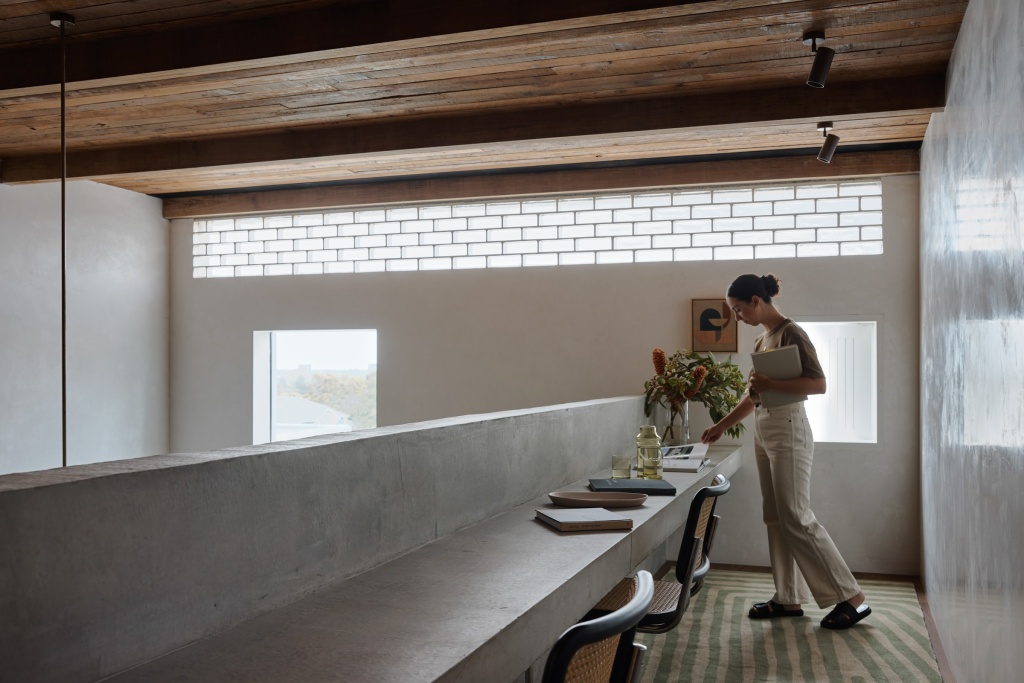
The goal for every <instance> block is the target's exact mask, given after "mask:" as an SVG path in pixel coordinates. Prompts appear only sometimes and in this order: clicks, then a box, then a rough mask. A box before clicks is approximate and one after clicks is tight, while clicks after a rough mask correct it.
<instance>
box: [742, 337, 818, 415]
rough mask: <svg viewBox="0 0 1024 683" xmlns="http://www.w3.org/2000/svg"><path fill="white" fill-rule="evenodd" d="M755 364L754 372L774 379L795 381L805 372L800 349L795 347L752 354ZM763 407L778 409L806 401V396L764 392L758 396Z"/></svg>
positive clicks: (792, 345)
mask: <svg viewBox="0 0 1024 683" xmlns="http://www.w3.org/2000/svg"><path fill="white" fill-rule="evenodd" d="M750 360H751V361H753V363H754V371H755V372H758V373H760V374H762V375H768V376H769V377H771V378H772V379H795V378H797V377H800V376H801V375H802V374H803V372H804V369H803V364H802V363H801V362H800V349H799V348H798V347H797V346H796V345H795V344H791V345H789V346H780V347H779V348H777V349H772V350H770V351H757V352H755V353H752V354H750ZM757 396H758V398H759V399H760V400H761V405H762V406H763V407H765V408H778V407H779V406H784V405H786V404H789V403H796V402H797V401H806V400H807V396H806V395H805V394H791V393H789V392H788V391H762V392H759V393H758V394H757Z"/></svg>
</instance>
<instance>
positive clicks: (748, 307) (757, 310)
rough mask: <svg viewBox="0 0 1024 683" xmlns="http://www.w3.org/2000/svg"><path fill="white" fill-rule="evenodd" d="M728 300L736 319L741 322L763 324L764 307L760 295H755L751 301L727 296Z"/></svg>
mask: <svg viewBox="0 0 1024 683" xmlns="http://www.w3.org/2000/svg"><path fill="white" fill-rule="evenodd" d="M726 301H727V302H728V304H729V308H731V309H732V312H733V313H734V314H735V315H736V319H737V320H739V321H740V322H745V323H746V324H748V325H754V326H756V325H760V324H761V312H762V311H763V310H764V309H763V308H762V307H761V299H760V297H756V296H755V297H754V298H752V299H751V300H750V301H749V302H747V301H740V300H739V299H733V298H732V297H729V298H727V299H726Z"/></svg>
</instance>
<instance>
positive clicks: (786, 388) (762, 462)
mask: <svg viewBox="0 0 1024 683" xmlns="http://www.w3.org/2000/svg"><path fill="white" fill-rule="evenodd" d="M779 284H780V281H779V279H778V278H777V277H775V276H774V275H771V274H769V275H764V276H757V275H741V276H740V277H738V278H736V280H735V281H734V282H733V283H732V285H730V286H729V290H728V292H727V293H726V298H727V299H728V302H729V307H730V308H731V309H732V310H733V312H734V313H735V315H736V319H737V320H739V321H742V322H744V323H746V324H748V325H755V326H756V325H760V326H761V327H763V328H764V330H765V331H764V334H762V335H761V336H760V337H758V338H757V341H756V342H754V351H767V350H770V349H777V348H780V347H782V346H789V345H794V344H795V345H796V346H797V348H798V349H799V352H800V361H801V364H802V366H803V375H802V376H801V377H797V378H794V379H787V380H776V379H771V378H770V377H768V376H766V375H763V374H759V373H757V372H753V371H752V372H751V373H750V383H749V391H748V392H747V395H746V396H744V397H743V399H742V400H741V401H740V402H739V404H738V405H737V406H736V407H735V408H734V409H733V410H732V412H730V413H729V414H728V415H726V416H725V417H723V418H722V419H721V420H720V421H719V422H717V423H716V424H714V425H712V426H711V427H709V428H708V429H706V430H705V431H704V434H703V435H702V436H701V440H702V441H703V442H704V443H714V442H715V441H718V439H719V438H720V437H721V436H722V434H723V433H724V432H725V431H726V430H727V429H729V428H730V427H733V426H735V425H736V424H737V423H739V422H740V421H741V420H743V419H744V418H745V417H747V416H748V415H750V414H751V413H754V414H755V416H754V454H755V457H756V460H757V473H758V477H759V479H760V481H761V497H762V499H763V508H764V523H765V525H766V526H767V527H768V553H769V556H770V557H771V565H772V577H773V578H774V580H775V595H774V596H773V597H772V598H771V599H770V600H769V601H768V602H759V603H756V604H755V605H754V606H753V607H751V608H750V612H749V613H748V615H749V616H750V618H751V619H776V618H779V617H800V616H803V613H804V612H803V610H802V609H801V607H800V605H801V604H802V603H804V602H808V601H810V600H812V599H813V600H814V601H815V602H816V603H817V604H818V607H829V606H831V605H835V608H834V609H833V610H832V611H831V612H830V613H829V614H828V615H827V616H826V617H825V618H824V619H822V621H821V625H822V626H823V627H824V628H829V629H845V628H849V627H851V626H853V625H854V624H856V623H857V622H859V621H860V620H861V619H863V618H864V617H866V616H867V615H869V614H871V608H870V607H869V606H868V605H867V604H865V602H864V593H863V591H861V589H860V586H859V585H858V584H857V581H856V580H855V579H854V578H853V574H851V573H850V569H849V568H848V567H847V566H846V563H845V562H844V561H843V558H842V556H840V554H839V551H838V550H836V546H835V544H834V543H833V542H832V539H831V538H830V537H829V535H828V532H827V531H825V527H823V526H821V525H820V524H819V523H818V520H817V519H815V517H814V513H813V512H811V508H810V486H811V459H812V456H813V454H814V441H813V438H812V437H811V427H810V424H808V422H807V415H806V413H805V412H804V404H803V401H804V400H805V399H803V398H802V399H800V400H798V401H796V402H793V403H789V404H787V405H784V406H781V407H778V408H765V407H762V406H761V405H760V400H759V398H758V396H759V394H760V393H761V392H764V391H768V390H772V391H782V392H787V393H791V394H799V395H802V396H806V395H809V394H824V393H825V373H824V372H822V370H821V364H820V363H819V362H818V357H817V354H816V353H815V350H814V346H813V345H812V344H811V342H810V340H809V339H808V338H807V334H806V333H805V332H804V331H803V330H802V329H801V328H800V326H799V325H797V324H796V323H794V322H793V321H792V320H790V319H789V318H787V317H785V316H784V315H782V313H780V312H779V310H778V309H777V308H775V305H774V304H773V303H772V298H773V297H775V296H777V295H778V294H779Z"/></svg>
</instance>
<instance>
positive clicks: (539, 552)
mask: <svg viewBox="0 0 1024 683" xmlns="http://www.w3.org/2000/svg"><path fill="white" fill-rule="evenodd" d="M710 456H711V462H710V463H709V465H708V467H706V468H704V470H703V471H702V472H700V473H697V474H689V473H677V472H671V473H666V474H665V478H666V479H667V480H668V481H670V482H672V483H673V484H674V485H675V486H676V489H677V491H678V493H677V495H676V496H650V497H648V499H647V501H646V503H645V504H644V505H643V506H642V507H638V508H623V509H620V511H621V512H622V513H623V514H625V515H628V516H629V517H632V518H633V520H634V529H633V531H631V532H622V531H599V532H571V533H559V532H557V531H554V530H553V529H551V528H549V527H547V526H546V525H544V524H542V523H540V522H537V521H536V520H534V510H535V509H536V508H539V507H554V506H553V505H551V504H550V500H549V499H548V498H547V496H546V495H545V496H542V497H539V498H537V499H535V500H531V501H530V502H528V503H525V504H522V505H519V506H517V507H515V508H514V509H512V510H510V511H508V512H505V513H502V514H499V515H497V516H495V517H492V518H490V519H488V520H485V521H483V522H481V523H479V524H475V525H473V526H470V527H468V528H465V529H462V530H460V531H457V532H455V533H452V534H449V535H447V536H445V537H444V538H441V539H438V540H436V541H434V542H432V543H429V544H427V545H425V546H423V547H421V548H418V549H416V550H414V551H412V552H410V553H408V554H406V555H403V556H402V557H399V558H397V559H394V560H391V561H389V562H387V563H385V564H383V565H380V566H378V567H376V568H373V569H371V570H368V571H365V572H363V573H361V574H359V575H357V576H354V577H351V578H349V579H346V580H344V581H341V582H339V583H336V584H333V585H330V586H327V587H326V588H323V589H321V590H319V591H317V592H316V593H314V594H312V595H310V596H307V597H305V598H303V599H301V600H299V601H298V602H295V603H293V604H291V605H288V606H285V607H280V608H277V609H275V610H273V611H271V612H268V613H265V614H262V615H260V616H258V617H255V618H253V619H250V620H248V621H246V622H243V623H242V624H239V625H238V626H235V627H234V628H231V629H229V630H227V631H225V632H223V633H220V634H217V635H214V636H211V637H209V638H206V639H203V640H200V641H198V642H196V643H194V644H192V645H190V646H188V647H185V648H182V649H180V650H178V651H176V652H172V653H170V654H168V655H166V656H163V657H161V658H159V659H157V660H154V661H152V662H149V663H147V664H144V665H142V666H139V667H137V668H135V669H132V670H130V671H127V672H124V673H122V674H120V675H117V676H114V677H112V678H111V679H108V680H112V681H115V682H116V683H143V682H145V683H156V682H161V683H171V682H172V681H173V682H175V683H181V682H184V681H246V682H247V683H280V682H281V681H303V683H319V682H326V681H346V682H347V683H360V682H366V683H371V682H372V683H382V682H387V681H395V682H402V683H411V682H415V681H448V682H456V681H458V682H460V683H465V682H472V681H501V680H508V681H512V680H515V679H516V678H517V677H519V676H520V675H521V674H522V673H523V672H524V671H526V670H528V669H529V668H530V667H531V665H534V664H535V663H536V662H538V661H542V658H543V657H544V656H546V652H547V650H548V649H549V648H550V646H551V645H552V644H553V643H554V641H555V639H556V638H557V637H558V635H559V634H560V633H561V632H562V631H563V630H565V629H566V628H568V627H569V626H570V625H572V624H573V623H575V622H576V621H577V620H578V619H579V617H580V616H582V615H583V614H584V613H586V611H587V610H588V609H590V608H591V607H592V606H593V605H594V604H596V603H597V601H598V600H599V599H600V598H601V597H602V596H603V595H604V594H605V593H606V592H607V591H608V590H610V589H611V588H612V587H613V586H614V585H615V584H616V583H617V582H618V581H619V580H621V579H622V577H623V576H626V575H628V574H630V573H631V572H632V571H633V570H634V569H636V568H637V567H638V566H640V565H642V564H643V563H644V562H645V561H647V562H648V563H654V564H656V565H660V564H661V563H663V562H664V560H665V557H666V550H667V552H668V556H669V557H670V558H671V557H672V556H673V554H674V552H675V550H676V549H677V548H678V538H679V533H680V527H681V525H682V523H683V521H684V520H685V517H686V513H687V510H688V508H689V504H690V500H691V499H692V497H693V494H694V493H695V492H696V490H697V489H698V488H699V487H701V486H704V485H707V484H708V483H709V482H710V481H711V479H712V478H713V477H714V476H715V474H717V473H719V472H721V473H723V474H725V475H727V476H730V475H732V473H734V472H735V471H736V470H737V469H738V468H739V463H740V451H739V449H738V448H734V447H729V446H721V447H719V446H716V447H712V448H711V450H710ZM590 476H592V477H595V478H596V477H607V476H610V472H609V471H607V470H606V471H603V472H596V473H594V474H593V475H590ZM586 485H587V478H584V479H581V480H579V481H577V482H574V483H573V484H572V485H570V486H567V487H563V488H562V489H561V490H569V491H582V490H586Z"/></svg>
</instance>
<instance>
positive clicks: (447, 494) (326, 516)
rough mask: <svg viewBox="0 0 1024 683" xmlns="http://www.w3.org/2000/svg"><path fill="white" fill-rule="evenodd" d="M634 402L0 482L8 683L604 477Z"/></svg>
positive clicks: (125, 658)
mask: <svg viewBox="0 0 1024 683" xmlns="http://www.w3.org/2000/svg"><path fill="white" fill-rule="evenodd" d="M642 421H643V405H642V399H641V398H640V397H628V398H617V399H604V400H597V401H587V402H583V403H572V404H565V405H560V406H551V407H546V408H537V409H531V410H518V411H510V412H505V413H494V414H488V415H472V416H465V417H457V418H449V419H444V420H436V421H432V422H423V423H417V424H411V425H402V426H397V427H387V428H381V429H376V430H370V431H367V432H356V433H351V434H346V435H335V436H331V437H313V438H308V439H302V440H298V441H292V442H287V443H283V444H268V445H264V446H250V447H244V448H230V449H224V450H220V451H213V452H209V453H192V454H175V455H167V456H154V457H151V458H142V459H138V460H129V461H118V462H110V463H100V464H95V465H85V466H81V467H72V468H67V469H63V470H47V471H43V472H33V473H24V474H13V475H7V476H2V477H0V539H3V542H2V545H0V614H2V615H4V618H3V619H0V653H2V655H3V656H2V659H3V660H4V667H3V677H5V678H4V680H8V679H7V678H6V677H7V676H10V677H11V678H10V679H9V680H12V681H25V682H28V681H62V682H63V681H94V680H97V679H99V678H102V677H103V676H106V675H109V674H111V673H115V672H117V671H120V670H123V669H125V668H128V667H130V666H133V665H136V664H139V663H141V662H145V661H148V660H150V659H152V658H154V657H157V656H159V655H161V654H164V653H166V652H168V651H170V650H173V649H175V648H177V647H180V646H182V645H185V644H187V643H189V642H192V641H194V640H196V639H198V638H201V637H203V636H206V635H209V634H211V633H215V632H217V631H220V630H223V629H225V628H227V627H229V626H231V625H233V624H236V623H238V622H240V621H243V620H245V619H248V618H251V617H253V616H255V615H257V614H260V613H262V612H266V611H268V610H271V609H274V608H276V607H280V606H282V605H286V604H289V603H291V602H294V601H295V600H297V599H298V598H300V597H302V596H304V595H306V594H309V593H311V592H313V591H315V590H317V589H319V588H321V587H323V586H325V585H327V584H330V583H332V582H335V581H338V580H341V579H344V578H347V577H350V576H353V575H355V574H358V573H360V572H362V571H365V570H367V569H369V568H371V567H375V566H377V565H379V564H382V563H384V562H386V561H388V560H390V559H393V558H395V557H398V556H400V555H402V554H404V553H406V552H409V551H410V550H413V549H415V548H417V547H420V546H422V545H424V544H426V543H429V542H431V541H433V540H435V539H438V538H441V537H443V536H445V535H447V534H449V533H452V532H454V531H456V530H458V529H461V528H464V527H467V526H470V525H472V524H475V523H477V522H480V521H482V520H484V519H487V518H489V517H492V516H494V515H497V514H499V513H501V512H504V511H506V510H508V509H510V508H513V507H515V506H517V505H520V504H522V503H524V502H526V501H529V500H532V499H534V498H536V497H538V496H540V495H543V494H544V493H546V492H548V491H551V490H555V489H557V488H559V487H561V486H564V485H566V484H568V483H570V482H573V481H576V480H578V479H580V478H582V477H585V476H587V475H588V474H592V473H594V472H597V471H599V470H602V469H607V467H608V464H609V456H610V455H611V454H612V453H614V452H624V451H627V450H629V449H631V448H632V447H633V443H634V437H635V435H636V431H637V426H638V425H639V424H641V423H642Z"/></svg>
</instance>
